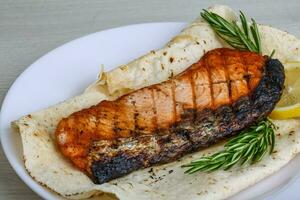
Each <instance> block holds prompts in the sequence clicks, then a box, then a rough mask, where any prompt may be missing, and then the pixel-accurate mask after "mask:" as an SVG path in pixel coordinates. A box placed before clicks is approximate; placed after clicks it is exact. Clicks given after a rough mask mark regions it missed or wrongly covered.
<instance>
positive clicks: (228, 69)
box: [55, 48, 285, 184]
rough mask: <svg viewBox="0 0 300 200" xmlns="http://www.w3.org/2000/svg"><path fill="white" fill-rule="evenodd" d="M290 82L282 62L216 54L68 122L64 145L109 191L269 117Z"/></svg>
mask: <svg viewBox="0 0 300 200" xmlns="http://www.w3.org/2000/svg"><path fill="white" fill-rule="evenodd" d="M284 79H285V77H284V69H283V66H282V64H281V63H280V62H279V61H278V60H275V59H270V58H268V57H266V56H261V55H259V54H256V53H253V52H248V51H239V50H233V49H227V48H220V49H215V50H212V51H210V52H207V53H206V54H205V55H204V56H203V57H202V58H201V59H200V60H199V61H198V62H197V63H195V64H193V65H192V66H190V67H189V68H188V69H187V70H185V71H184V72H182V73H181V74H179V75H177V76H175V77H173V78H171V79H169V80H167V81H165V82H162V83H160V84H156V85H152V86H149V87H145V88H142V89H139V90H137V91H134V92H131V93H129V94H127V95H124V96H122V97H120V98H118V99H117V100H115V101H102V102H100V103H99V104H97V105H95V106H92V107H90V108H88V109H84V110H81V111H78V112H75V113H73V114H71V115H70V116H69V117H67V118H64V119H62V120H61V121H60V122H59V124H58V126H57V129H56V132H55V136H56V140H57V144H58V146H59V148H60V150H61V152H62V153H63V154H64V156H66V157H67V158H69V159H70V160H71V161H72V162H73V163H74V164H75V165H76V166H77V167H78V168H79V169H81V170H82V171H84V172H85V173H87V174H88V175H89V176H90V177H91V178H92V179H93V181H94V182H95V183H98V184H101V183H104V182H107V181H110V180H112V179H115V178H118V177H121V176H124V175H126V174H128V173H130V172H132V171H134V170H137V169H140V168H145V167H149V166H152V165H156V164H161V163H167V162H171V161H174V160H176V159H178V158H180V157H182V156H183V155H185V154H187V153H191V152H194V151H197V150H199V149H201V148H204V147H207V146H209V145H211V144H214V143H216V142H217V141H219V140H221V139H224V138H226V137H230V136H232V135H234V134H237V133H238V132H239V131H241V130H242V129H244V128H246V127H248V126H249V125H251V124H252V123H253V122H255V121H257V120H259V119H263V118H265V117H267V116H268V114H269V113H270V112H271V111H272V110H273V108H274V106H275V104H276V103H277V102H278V101H279V99H280V96H281V94H282V90H283V87H284V86H283V83H284Z"/></svg>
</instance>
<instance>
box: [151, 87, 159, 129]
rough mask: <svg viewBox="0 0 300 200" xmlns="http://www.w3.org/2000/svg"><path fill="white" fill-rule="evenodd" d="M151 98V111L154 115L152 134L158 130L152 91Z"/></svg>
mask: <svg viewBox="0 0 300 200" xmlns="http://www.w3.org/2000/svg"><path fill="white" fill-rule="evenodd" d="M151 98H152V105H153V106H152V109H153V113H154V132H157V130H158V125H157V110H156V107H155V100H154V93H153V90H151Z"/></svg>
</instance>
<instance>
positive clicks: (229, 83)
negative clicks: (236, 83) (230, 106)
mask: <svg viewBox="0 0 300 200" xmlns="http://www.w3.org/2000/svg"><path fill="white" fill-rule="evenodd" d="M222 58H223V69H224V73H225V78H226V84H227V88H228V96H229V103H231V102H232V98H231V81H230V79H229V75H228V69H227V67H225V66H226V64H227V63H226V58H224V54H222Z"/></svg>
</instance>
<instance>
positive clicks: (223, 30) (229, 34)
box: [201, 9, 262, 54]
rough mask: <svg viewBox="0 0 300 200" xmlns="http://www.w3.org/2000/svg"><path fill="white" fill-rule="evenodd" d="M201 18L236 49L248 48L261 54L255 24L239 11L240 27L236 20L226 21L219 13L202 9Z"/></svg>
mask: <svg viewBox="0 0 300 200" xmlns="http://www.w3.org/2000/svg"><path fill="white" fill-rule="evenodd" d="M201 16H202V18H203V19H204V20H205V21H206V22H207V23H209V24H210V26H211V27H212V28H213V29H214V31H215V32H216V33H217V34H218V36H219V37H220V38H222V39H223V40H224V41H225V42H227V43H228V44H229V45H230V46H232V47H233V48H236V49H241V50H249V51H253V52H256V53H259V54H261V53H262V52H261V41H260V35H259V32H258V28H257V24H256V22H255V20H254V19H251V22H252V23H251V25H250V26H249V23H248V21H247V18H246V16H245V15H244V14H243V12H241V11H240V21H241V28H240V27H239V26H238V25H237V23H236V22H228V21H227V20H225V19H224V18H222V17H221V16H220V15H218V14H216V13H213V12H209V11H207V10H205V9H204V10H203V12H202V13H201Z"/></svg>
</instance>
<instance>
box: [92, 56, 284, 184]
mask: <svg viewBox="0 0 300 200" xmlns="http://www.w3.org/2000/svg"><path fill="white" fill-rule="evenodd" d="M284 79H285V77H284V69H283V66H282V64H281V63H280V62H279V61H278V60H275V59H269V60H267V61H266V66H265V68H264V72H263V77H262V79H261V80H260V82H259V84H258V86H257V88H256V89H255V90H254V91H253V93H252V94H250V96H245V97H242V98H240V99H239V100H238V101H236V102H235V103H233V104H232V105H225V106H221V107H219V108H217V109H216V110H209V109H206V110H203V111H201V112H197V113H196V119H195V120H185V121H183V122H182V123H180V124H176V125H174V127H173V128H172V130H171V131H172V133H173V134H169V135H158V134H155V135H149V136H147V135H145V136H139V137H132V138H126V139H121V140H120V141H119V148H117V149H116V148H115V147H114V148H110V147H108V150H107V151H108V152H109V153H106V154H101V155H99V153H98V154H97V150H96V149H97V148H95V150H94V152H93V147H92V150H91V152H92V153H91V154H97V155H98V156H96V157H97V159H92V164H91V171H92V176H93V180H94V182H95V183H97V184H101V183H105V182H107V181H110V180H112V179H115V178H118V177H122V176H124V175H126V174H129V173H130V172H133V171H135V170H138V169H141V168H145V167H148V166H151V165H155V164H161V163H166V162H170V161H174V160H176V159H178V158H180V157H181V156H183V155H185V154H187V153H190V152H193V151H197V150H199V149H200V148H204V147H207V146H209V145H211V144H213V143H216V142H217V141H219V140H221V139H222V138H225V137H229V136H231V135H234V134H236V133H238V131H240V130H242V129H244V128H246V127H248V126H249V125H251V124H252V123H253V122H255V121H257V120H259V119H263V118H265V117H267V116H268V115H269V113H270V112H271V111H272V110H273V109H274V107H275V105H276V103H277V102H278V101H279V99H280V97H281V94H282V91H283V87H284V86H283V84H284ZM194 112H195V111H193V110H187V111H186V114H185V115H187V116H190V113H194ZM192 121H194V122H192ZM132 142H134V144H133V145H137V146H138V145H142V147H143V148H129V147H126V145H125V147H124V144H131V143H132ZM122 144H123V146H122Z"/></svg>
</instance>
